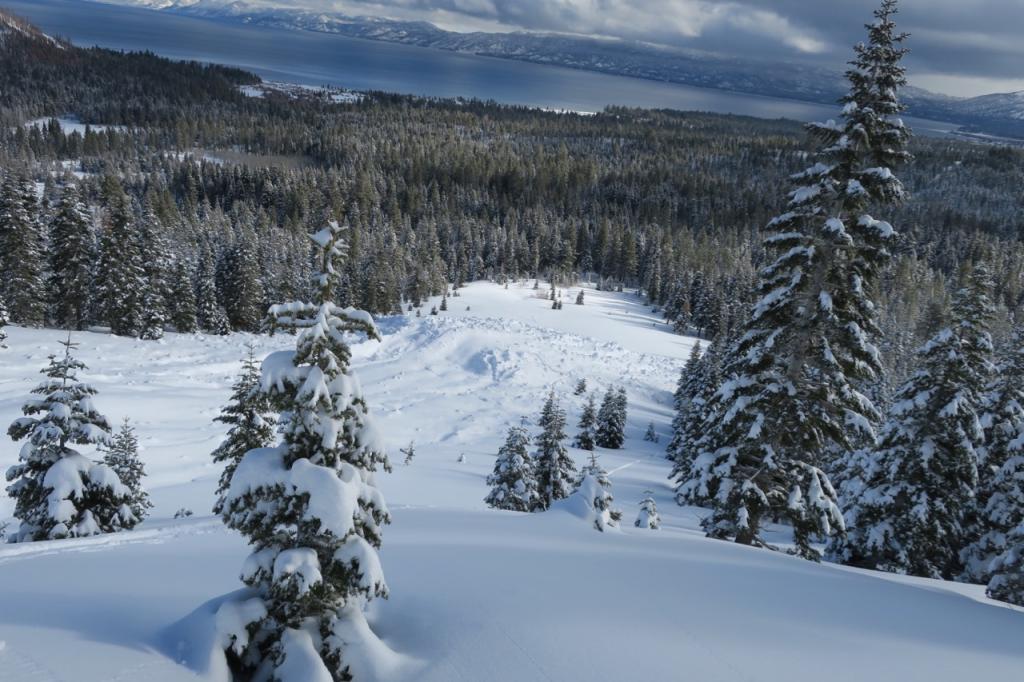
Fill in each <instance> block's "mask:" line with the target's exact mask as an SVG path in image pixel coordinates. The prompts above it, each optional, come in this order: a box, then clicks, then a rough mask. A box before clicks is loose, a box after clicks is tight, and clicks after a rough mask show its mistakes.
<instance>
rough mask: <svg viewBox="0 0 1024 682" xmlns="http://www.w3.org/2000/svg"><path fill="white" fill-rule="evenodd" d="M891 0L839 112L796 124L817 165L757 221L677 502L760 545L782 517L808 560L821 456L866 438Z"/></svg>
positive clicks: (885, 175) (891, 86) (884, 173)
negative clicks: (704, 511) (750, 266)
mask: <svg viewBox="0 0 1024 682" xmlns="http://www.w3.org/2000/svg"><path fill="white" fill-rule="evenodd" d="M895 12H896V3H895V2H894V0H884V2H883V3H882V6H881V8H880V9H878V10H877V11H876V12H875V21H874V22H872V23H871V24H869V25H868V27H867V28H868V37H869V41H868V43H867V44H859V45H857V46H856V47H855V48H854V50H855V58H854V60H853V61H852V62H851V68H850V69H849V70H848V71H847V74H846V75H847V79H848V80H849V82H850V92H849V94H848V95H847V96H846V97H845V98H844V102H845V106H844V108H843V111H842V117H841V119H840V122H839V123H836V122H833V121H830V122H828V123H824V124H811V125H809V126H808V129H809V131H810V132H811V134H812V135H813V136H814V137H815V138H817V139H818V141H819V142H820V146H819V148H818V151H817V157H818V162H817V163H815V164H814V165H813V166H811V167H810V168H808V169H807V170H805V171H803V172H801V173H798V174H797V175H795V176H794V181H795V188H794V189H793V191H792V192H791V193H790V195H789V210H788V211H787V212H786V213H784V214H782V215H780V216H778V217H777V218H775V219H773V220H772V221H771V222H770V223H769V225H768V231H769V234H768V236H767V237H766V238H765V247H766V249H767V250H768V251H769V253H770V254H772V256H771V257H772V262H770V264H769V265H768V267H766V268H765V269H764V270H762V272H761V274H760V281H759V296H760V297H759V300H758V301H757V302H756V303H755V305H754V307H753V309H752V311H751V315H750V318H749V319H748V320H747V322H746V325H745V327H744V330H743V334H742V336H741V337H740V339H739V341H738V342H737V343H736V345H735V346H734V347H733V348H732V349H731V353H730V358H729V361H728V362H727V363H726V366H727V371H726V380H725V381H724V382H723V384H722V386H721V387H720V388H719V389H718V391H717V392H716V394H715V396H714V400H713V403H714V404H713V405H712V406H711V409H710V410H709V416H708V421H707V422H706V423H705V425H706V428H705V433H704V435H703V436H702V438H701V440H700V442H699V443H698V447H697V457H696V459H695V462H694V465H693V467H692V470H691V474H690V477H689V479H688V480H687V481H685V482H684V483H683V484H682V485H681V486H680V488H679V492H678V498H679V500H680V501H681V502H684V503H685V502H687V501H689V500H692V499H699V498H707V499H709V500H711V502H712V505H713V508H714V513H713V514H712V515H711V516H710V517H709V518H708V519H707V520H706V522H705V524H704V527H705V529H706V530H707V532H708V535H709V536H711V537H717V538H734V539H735V540H736V542H739V543H742V544H751V545H757V546H766V544H765V542H764V540H763V539H762V538H761V532H760V529H761V524H762V523H763V522H764V520H765V519H766V518H777V519H779V520H782V521H786V522H788V523H790V524H791V525H792V526H793V533H794V544H795V545H796V549H795V552H796V553H797V554H799V555H800V556H803V557H806V558H809V559H813V560H817V559H818V558H819V557H820V554H819V552H818V551H817V550H816V549H815V548H814V547H813V545H812V543H813V540H814V538H815V537H818V536H829V535H832V534H834V533H837V532H838V533H841V532H842V530H843V518H842V515H841V514H840V512H839V508H838V505H837V498H836V494H835V491H834V489H833V488H832V485H831V483H830V482H829V480H828V477H827V475H826V474H825V472H824V471H822V470H821V469H820V468H819V466H818V465H819V464H820V463H821V462H822V460H823V458H824V455H825V454H826V453H828V452H832V451H837V450H838V451H843V450H849V449H850V448H851V446H852V445H853V444H854V443H856V442H858V441H859V440H861V439H864V440H869V441H870V440H871V439H873V437H874V432H873V424H874V423H876V422H877V421H878V419H879V415H878V413H877V411H876V409H875V407H874V406H873V405H872V404H871V401H870V399H869V398H868V397H867V396H865V395H864V394H863V393H861V392H860V391H859V390H858V389H857V386H858V385H859V384H860V383H861V382H866V381H869V380H871V379H872V378H873V377H874V376H875V375H876V374H877V373H878V372H879V371H880V370H881V363H880V356H879V353H878V351H877V349H876V347H875V345H874V343H873V341H872V337H873V336H875V335H877V333H878V325H877V323H876V321H875V315H876V313H875V310H876V306H875V304H874V303H873V302H872V301H871V299H870V292H872V291H873V289H874V287H875V285H876V283H877V281H878V278H879V272H880V269H881V268H882V267H883V266H884V265H885V263H886V262H887V261H888V258H889V248H890V245H891V244H892V243H893V240H894V237H895V233H894V231H893V229H892V227H891V226H890V225H889V224H888V223H886V222H883V221H880V220H876V219H875V218H873V217H872V216H871V215H869V214H868V213H867V211H868V209H869V207H879V206H883V205H886V204H890V203H893V202H895V201H898V200H899V199H900V198H901V197H902V196H903V187H902V184H901V183H900V181H899V180H898V179H897V178H896V176H895V175H894V174H893V172H892V169H893V168H895V167H896V166H897V165H898V164H900V163H902V162H904V161H906V160H907V159H908V158H909V155H908V153H907V152H906V151H905V147H906V142H907V139H908V137H909V132H908V131H907V129H906V128H905V127H904V125H903V123H902V121H900V119H899V118H898V117H897V114H898V113H899V112H900V111H901V109H902V107H901V105H900V103H899V101H898V99H897V91H898V89H899V87H900V86H902V85H903V84H904V83H905V78H904V70H903V68H902V67H901V66H900V64H899V62H900V60H901V59H902V57H903V54H904V53H905V50H904V49H903V47H902V46H901V45H902V41H903V40H904V37H905V36H904V35H902V34H897V33H896V32H895V26H894V23H893V15H894V14H895Z"/></svg>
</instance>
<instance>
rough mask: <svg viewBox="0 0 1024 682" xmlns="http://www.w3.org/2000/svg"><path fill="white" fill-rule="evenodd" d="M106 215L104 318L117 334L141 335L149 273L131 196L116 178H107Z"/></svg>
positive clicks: (101, 278) (101, 272)
mask: <svg viewBox="0 0 1024 682" xmlns="http://www.w3.org/2000/svg"><path fill="white" fill-rule="evenodd" d="M104 184H105V186H104V193H105V195H106V202H107V214H106V220H105V221H104V230H103V234H102V235H101V237H100V261H99V267H98V269H97V275H98V277H97V278H98V281H97V285H98V294H99V299H100V300H99V306H100V309H101V311H102V318H103V319H104V320H105V321H106V323H107V325H109V326H110V330H111V332H113V333H114V334H117V335H118V336H138V335H139V334H140V333H141V332H142V328H143V309H142V304H143V295H144V294H145V291H146V274H145V270H144V269H143V260H142V253H141V251H140V250H139V241H138V239H137V238H136V235H135V228H134V220H133V216H132V207H131V199H129V198H128V195H126V194H125V193H124V190H123V189H122V188H121V185H120V183H119V182H118V181H117V180H116V179H114V178H107V179H106V180H105V181H104Z"/></svg>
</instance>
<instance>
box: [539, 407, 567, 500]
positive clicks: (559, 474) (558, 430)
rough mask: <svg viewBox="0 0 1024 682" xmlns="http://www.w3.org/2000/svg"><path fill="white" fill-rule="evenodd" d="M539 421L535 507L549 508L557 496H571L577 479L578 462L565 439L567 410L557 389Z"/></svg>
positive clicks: (562, 497) (558, 498)
mask: <svg viewBox="0 0 1024 682" xmlns="http://www.w3.org/2000/svg"><path fill="white" fill-rule="evenodd" d="M537 423H538V425H539V426H540V428H541V433H540V435H539V436H537V439H536V444H537V452H536V454H535V455H534V471H535V472H536V478H537V500H536V504H535V505H534V508H535V509H539V510H545V509H547V508H548V507H550V506H551V503H552V502H554V501H555V500H561V499H564V498H566V497H568V496H569V493H571V492H572V484H573V482H574V481H575V479H576V465H575V463H573V461H572V458H571V457H570V456H569V452H568V450H566V448H565V444H564V443H563V441H564V440H565V438H566V436H565V411H564V410H562V408H561V407H560V406H559V404H558V400H557V399H556V398H555V393H554V391H552V392H551V393H550V394H548V399H547V401H545V403H544V408H543V409H542V410H541V413H540V420H539V421H538V422H537Z"/></svg>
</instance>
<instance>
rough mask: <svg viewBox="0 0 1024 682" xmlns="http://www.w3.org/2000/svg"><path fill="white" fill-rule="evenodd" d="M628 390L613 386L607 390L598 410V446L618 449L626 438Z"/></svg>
mask: <svg viewBox="0 0 1024 682" xmlns="http://www.w3.org/2000/svg"><path fill="white" fill-rule="evenodd" d="M625 429H626V391H625V389H624V388H621V387H620V388H618V389H615V388H613V387H611V386H609V387H608V390H607V391H605V394H604V399H603V400H602V401H601V409H600V410H598V411H597V435H596V437H595V439H594V442H595V443H596V444H597V446H598V447H602V448H610V449H612V450H617V449H619V448H621V447H622V443H623V442H624V441H625V440H626V435H625Z"/></svg>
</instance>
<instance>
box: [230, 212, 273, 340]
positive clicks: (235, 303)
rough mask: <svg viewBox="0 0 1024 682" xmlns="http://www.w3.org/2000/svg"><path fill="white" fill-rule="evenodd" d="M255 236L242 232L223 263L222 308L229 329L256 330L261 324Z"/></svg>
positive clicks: (261, 296)
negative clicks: (225, 267) (225, 262)
mask: <svg viewBox="0 0 1024 682" xmlns="http://www.w3.org/2000/svg"><path fill="white" fill-rule="evenodd" d="M255 241H256V236H255V235H254V234H253V233H252V231H251V230H246V231H244V232H243V233H242V235H241V237H240V238H239V240H238V243H237V244H236V245H235V247H234V248H233V249H232V250H231V258H230V260H229V261H228V264H227V272H226V280H227V282H226V284H227V286H226V290H225V294H224V305H225V308H226V309H227V313H228V322H230V324H231V327H232V329H237V330H241V331H249V332H254V331H259V328H260V324H261V323H262V321H263V313H264V310H263V297H264V291H263V276H262V273H261V272H260V264H259V260H258V259H257V255H256V245H255Z"/></svg>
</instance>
